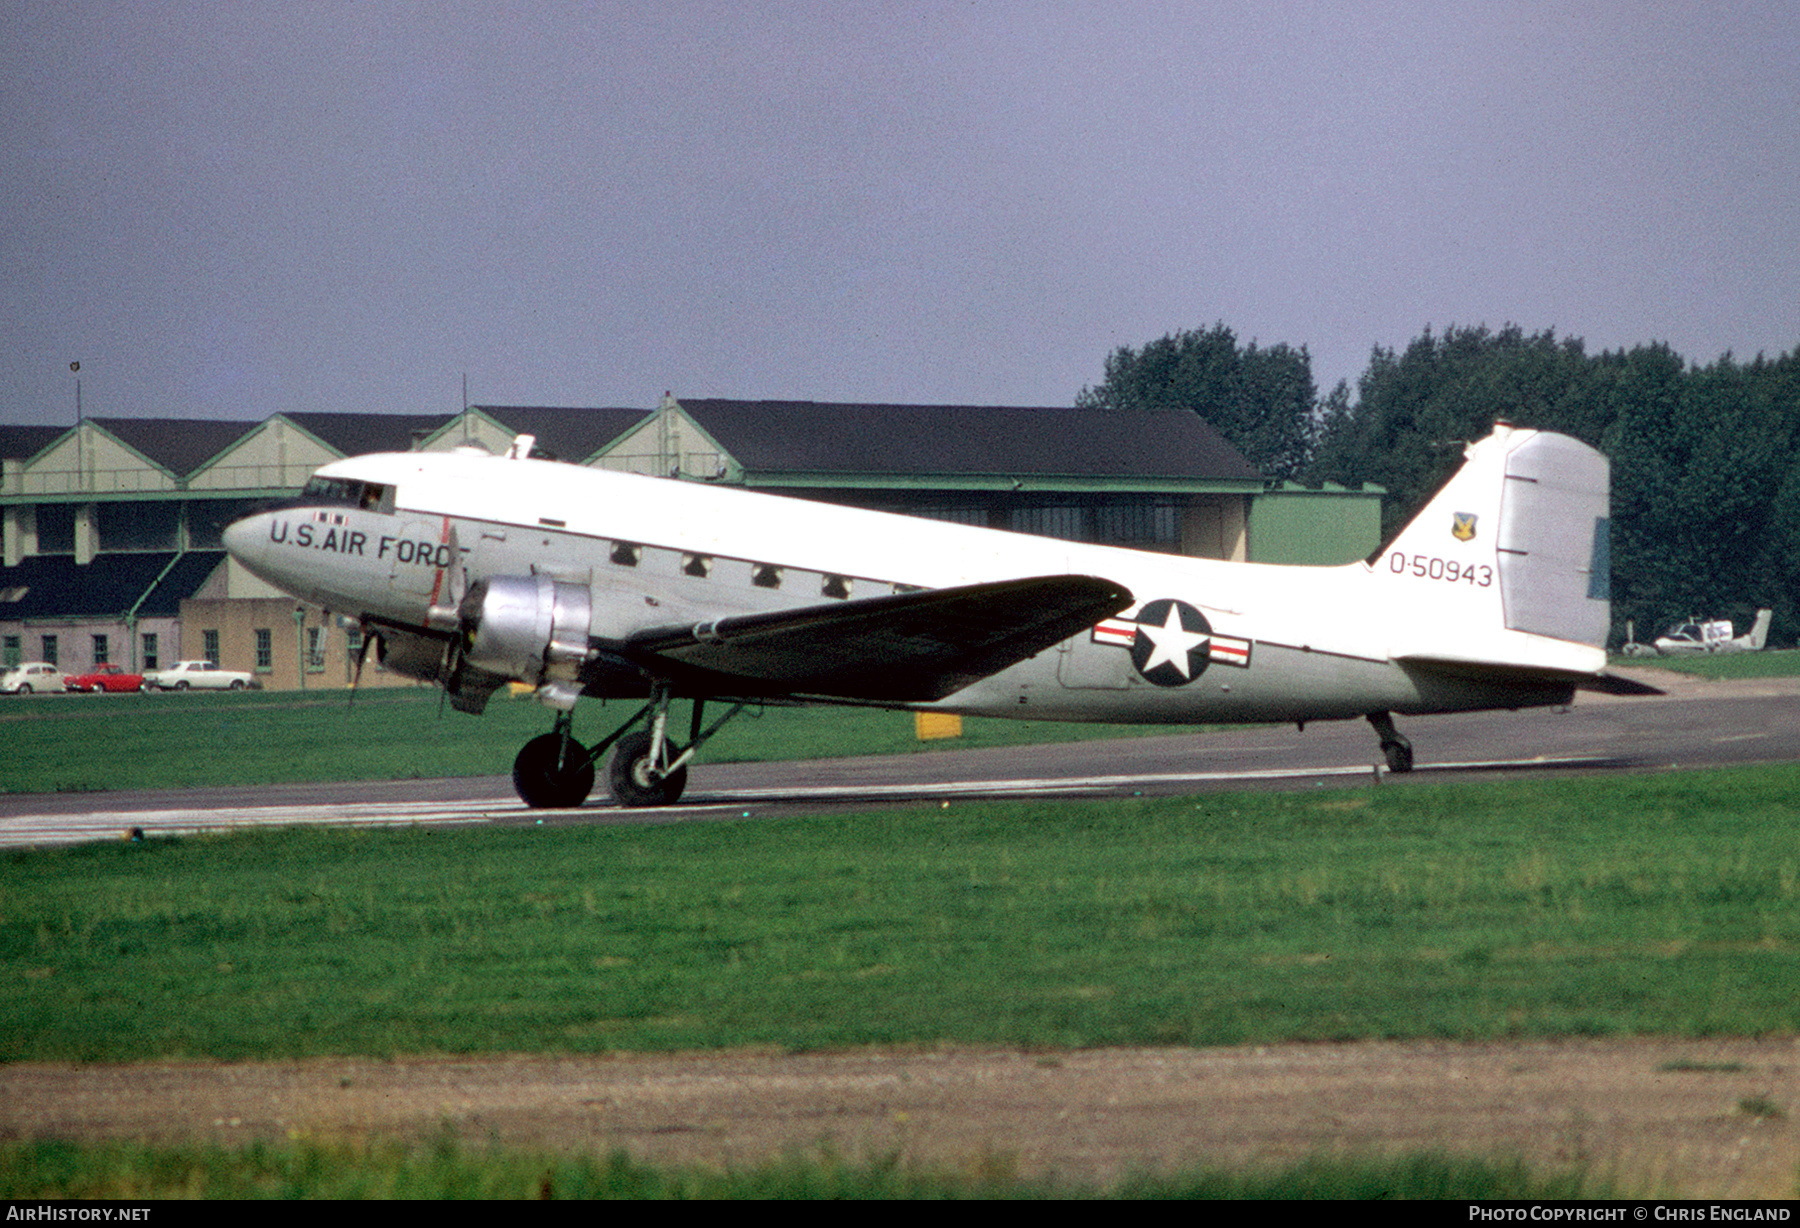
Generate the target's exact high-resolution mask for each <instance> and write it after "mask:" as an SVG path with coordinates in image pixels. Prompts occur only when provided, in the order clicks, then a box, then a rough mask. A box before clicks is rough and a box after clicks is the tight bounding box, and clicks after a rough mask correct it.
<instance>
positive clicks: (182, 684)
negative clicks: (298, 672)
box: [144, 661, 262, 691]
mask: <svg viewBox="0 0 1800 1228" xmlns="http://www.w3.org/2000/svg"><path fill="white" fill-rule="evenodd" d="M260 686H262V683H260V682H258V681H257V680H256V678H255V677H254V676H252V675H250V674H246V673H244V672H243V671H242V670H235V669H220V668H219V667H218V666H216V665H214V664H213V663H212V662H211V661H177V662H175V664H173V665H171V666H170V667H169V668H168V669H153V670H146V671H145V672H144V689H145V690H146V691H185V690H187V689H189V688H190V687H191V688H193V689H194V690H196V691H241V690H244V689H245V688H246V687H260Z"/></svg>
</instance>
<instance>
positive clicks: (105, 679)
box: [63, 665, 144, 691]
mask: <svg viewBox="0 0 1800 1228" xmlns="http://www.w3.org/2000/svg"><path fill="white" fill-rule="evenodd" d="M63 686H64V687H66V688H67V689H68V690H71V691H138V690H142V689H143V686H144V676H143V675H142V674H128V673H126V672H125V671H124V670H123V669H121V668H119V667H118V666H117V665H96V666H94V668H93V669H92V670H91V671H90V672H88V673H85V674H71V675H69V676H68V677H67V678H65V679H63Z"/></svg>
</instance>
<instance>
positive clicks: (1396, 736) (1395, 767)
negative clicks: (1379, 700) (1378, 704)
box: [1369, 712, 1413, 772]
mask: <svg viewBox="0 0 1800 1228" xmlns="http://www.w3.org/2000/svg"><path fill="white" fill-rule="evenodd" d="M1369 724H1371V725H1373V726H1375V736H1376V737H1378V738H1380V739H1381V753H1382V754H1383V755H1385V756H1387V765H1388V771H1390V772H1410V771H1412V767H1413V749H1412V743H1411V742H1408V741H1407V740H1406V735H1405V734H1403V733H1401V732H1400V731H1399V730H1398V729H1396V728H1394V717H1393V714H1392V713H1390V712H1371V713H1369Z"/></svg>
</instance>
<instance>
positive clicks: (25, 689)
mask: <svg viewBox="0 0 1800 1228" xmlns="http://www.w3.org/2000/svg"><path fill="white" fill-rule="evenodd" d="M63 686H64V679H63V672H62V671H61V670H60V669H57V668H56V666H54V665H50V664H47V663H46V662H43V661H27V662H25V664H23V665H15V666H13V667H12V668H11V669H9V670H7V671H6V672H5V673H0V694H5V695H29V694H31V693H32V692H33V691H45V692H48V691H60V690H62V689H63Z"/></svg>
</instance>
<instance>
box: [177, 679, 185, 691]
mask: <svg viewBox="0 0 1800 1228" xmlns="http://www.w3.org/2000/svg"><path fill="white" fill-rule="evenodd" d="M175 689H176V690H177V691H185V690H187V679H186V678H183V679H182V680H181V681H180V682H177V683H176V684H175Z"/></svg>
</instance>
